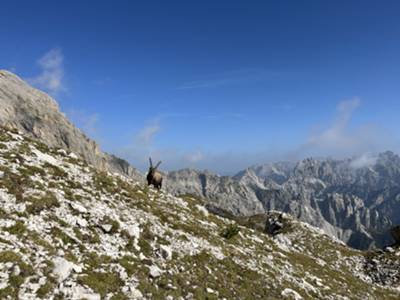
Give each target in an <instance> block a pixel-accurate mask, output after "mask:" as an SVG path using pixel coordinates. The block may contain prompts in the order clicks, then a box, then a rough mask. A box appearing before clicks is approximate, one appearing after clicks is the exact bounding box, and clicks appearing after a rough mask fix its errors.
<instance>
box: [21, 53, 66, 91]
mask: <svg viewBox="0 0 400 300" xmlns="http://www.w3.org/2000/svg"><path fill="white" fill-rule="evenodd" d="M37 64H38V65H39V67H40V69H41V72H40V73H39V74H38V75H37V76H35V77H33V78H30V79H28V81H29V82H30V83H31V84H32V85H34V86H36V87H38V88H40V89H43V90H45V91H47V92H49V93H50V94H57V93H58V92H60V91H64V90H65V89H66V88H65V84H64V55H63V53H62V51H61V49H60V48H54V49H51V50H50V51H48V52H47V53H46V54H44V55H43V56H42V57H41V58H40V59H39V60H38V61H37Z"/></svg>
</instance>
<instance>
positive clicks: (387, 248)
mask: <svg viewBox="0 0 400 300" xmlns="http://www.w3.org/2000/svg"><path fill="white" fill-rule="evenodd" d="M386 251H388V252H390V253H393V252H395V251H394V249H393V248H392V247H386Z"/></svg>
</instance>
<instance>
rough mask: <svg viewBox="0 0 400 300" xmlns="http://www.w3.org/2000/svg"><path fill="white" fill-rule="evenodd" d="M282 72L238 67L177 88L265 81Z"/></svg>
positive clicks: (214, 86)
mask: <svg viewBox="0 0 400 300" xmlns="http://www.w3.org/2000/svg"><path fill="white" fill-rule="evenodd" d="M281 75H283V73H282V72H276V71H271V70H264V69H238V70H231V71H227V72H222V73H218V74H213V75H209V76H207V77H206V78H204V79H201V80H194V81H190V82H185V83H183V84H182V85H180V86H178V87H177V88H176V89H177V90H188V89H199V88H216V87H220V86H226V85H231V84H242V83H246V82H255V81H265V80H270V79H275V78H278V77H279V76H281Z"/></svg>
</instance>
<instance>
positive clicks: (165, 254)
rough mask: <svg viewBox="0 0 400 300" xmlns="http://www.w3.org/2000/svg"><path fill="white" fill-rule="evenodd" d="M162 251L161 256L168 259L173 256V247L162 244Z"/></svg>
mask: <svg viewBox="0 0 400 300" xmlns="http://www.w3.org/2000/svg"><path fill="white" fill-rule="evenodd" d="M160 252H161V256H162V257H163V258H164V259H166V260H169V259H171V258H172V249H171V247H169V246H166V245H160Z"/></svg>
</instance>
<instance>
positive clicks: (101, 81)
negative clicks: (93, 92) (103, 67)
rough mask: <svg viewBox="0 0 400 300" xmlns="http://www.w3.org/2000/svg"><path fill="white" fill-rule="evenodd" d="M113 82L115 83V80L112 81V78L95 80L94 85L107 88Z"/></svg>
mask: <svg viewBox="0 0 400 300" xmlns="http://www.w3.org/2000/svg"><path fill="white" fill-rule="evenodd" d="M112 82H113V80H112V79H111V77H104V78H98V79H95V80H93V82H92V83H93V84H94V85H97V86H106V85H109V84H110V83H112Z"/></svg>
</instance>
